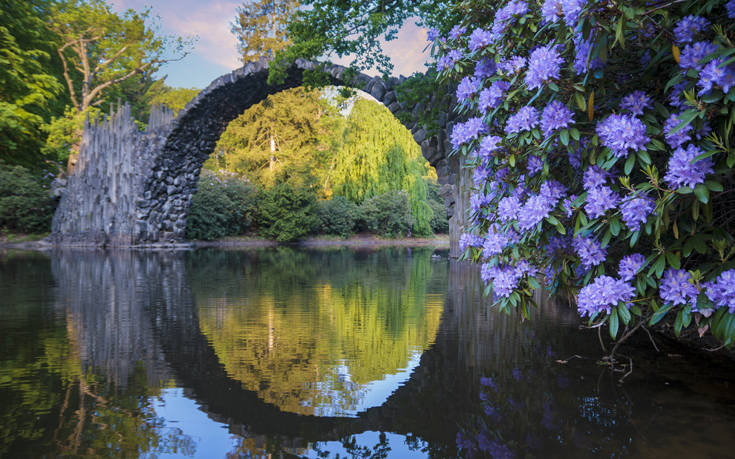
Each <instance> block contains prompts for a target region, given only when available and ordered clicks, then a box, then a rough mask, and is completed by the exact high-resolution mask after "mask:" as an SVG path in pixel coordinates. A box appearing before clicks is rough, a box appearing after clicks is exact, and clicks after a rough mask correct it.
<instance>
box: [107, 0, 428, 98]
mask: <svg viewBox="0 0 735 459" xmlns="http://www.w3.org/2000/svg"><path fill="white" fill-rule="evenodd" d="M108 1H109V2H110V3H111V4H112V5H113V6H114V9H115V10H116V11H118V12H122V11H124V10H126V9H128V8H132V9H135V10H139V11H140V10H142V9H144V8H145V7H147V6H150V7H152V13H153V15H156V16H158V17H159V18H160V22H159V24H160V26H161V31H162V32H163V33H164V34H173V35H179V36H197V37H199V39H198V41H197V43H196V44H195V47H194V50H193V52H192V53H191V54H189V55H188V56H187V57H186V58H184V59H183V60H181V61H178V62H171V63H168V64H166V65H165V66H163V68H162V69H161V72H160V74H161V75H160V76H162V75H167V77H166V83H167V84H168V85H169V86H174V87H186V88H200V89H201V88H204V87H206V86H207V85H209V83H211V82H212V81H213V80H214V79H215V78H217V77H219V76H221V75H224V74H225V73H228V72H231V71H232V70H234V69H236V68H238V67H240V66H241V65H242V64H241V62H240V60H239V55H238V53H237V47H236V46H237V40H236V39H235V36H234V35H233V34H232V32H230V27H231V26H230V24H231V23H232V22H233V21H234V19H235V16H236V10H237V7H238V6H239V5H240V4H241V3H242V2H243V0H212V1H206V0H108ZM425 47H426V30H425V29H423V28H421V27H418V26H416V24H415V23H414V22H408V23H407V24H405V25H404V27H403V28H402V29H401V31H400V32H399V35H398V39H396V40H393V41H391V42H388V43H385V45H384V47H383V49H384V51H385V53H386V54H387V55H389V56H390V57H391V59H392V62H393V65H394V69H393V73H394V75H395V76H398V75H406V76H408V75H411V74H412V73H414V72H417V71H419V72H423V71H424V70H425V67H424V63H425V62H426V61H427V59H428V51H424V52H422V51H423V50H424V48H425ZM332 61H333V62H335V63H340V64H347V63H349V59H343V60H340V59H332ZM366 73H368V74H370V73H372V74H375V72H366Z"/></svg>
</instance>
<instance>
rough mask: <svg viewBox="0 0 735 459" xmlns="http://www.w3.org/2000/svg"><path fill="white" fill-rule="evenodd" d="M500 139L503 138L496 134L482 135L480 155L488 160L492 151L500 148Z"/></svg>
mask: <svg viewBox="0 0 735 459" xmlns="http://www.w3.org/2000/svg"><path fill="white" fill-rule="evenodd" d="M502 141H503V139H501V138H500V137H498V136H496V135H489V136H487V137H483V139H482V140H481V141H480V150H479V152H480V157H481V158H483V159H485V160H489V159H490V157H491V156H492V154H493V152H494V151H496V150H497V149H498V148H500V143H501V142H502Z"/></svg>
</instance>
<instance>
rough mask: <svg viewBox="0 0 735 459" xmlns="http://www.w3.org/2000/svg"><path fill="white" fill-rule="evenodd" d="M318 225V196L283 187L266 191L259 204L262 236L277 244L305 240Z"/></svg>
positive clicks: (259, 227)
mask: <svg viewBox="0 0 735 459" xmlns="http://www.w3.org/2000/svg"><path fill="white" fill-rule="evenodd" d="M318 225H319V217H318V215H317V199H316V194H314V193H313V192H312V191H310V190H308V189H305V188H296V187H294V186H292V185H290V184H288V183H281V184H278V185H276V186H274V187H273V188H269V189H266V190H263V192H262V193H261V195H260V197H259V200H258V229H259V234H261V235H262V236H265V237H267V238H268V239H275V240H276V241H278V242H291V241H295V240H298V239H301V238H303V237H304V236H306V235H307V234H309V233H311V232H312V231H313V230H315V229H316V228H317V227H318Z"/></svg>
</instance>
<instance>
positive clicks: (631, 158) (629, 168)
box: [624, 155, 636, 175]
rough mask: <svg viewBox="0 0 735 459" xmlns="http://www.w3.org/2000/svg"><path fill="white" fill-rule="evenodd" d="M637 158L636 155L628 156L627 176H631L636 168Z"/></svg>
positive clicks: (626, 161)
mask: <svg viewBox="0 0 735 459" xmlns="http://www.w3.org/2000/svg"><path fill="white" fill-rule="evenodd" d="M635 158H636V155H628V159H627V160H625V169H624V171H625V175H630V173H631V171H632V170H633V166H635Z"/></svg>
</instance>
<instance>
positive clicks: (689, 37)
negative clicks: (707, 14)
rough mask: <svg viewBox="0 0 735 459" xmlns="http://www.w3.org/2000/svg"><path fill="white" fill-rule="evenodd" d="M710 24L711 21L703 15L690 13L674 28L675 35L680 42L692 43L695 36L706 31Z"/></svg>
mask: <svg viewBox="0 0 735 459" xmlns="http://www.w3.org/2000/svg"><path fill="white" fill-rule="evenodd" d="M709 26H710V22H709V21H708V20H707V19H705V18H703V17H701V16H693V15H689V16H687V17H685V18H683V19H682V20H681V21H679V23H678V24H676V27H675V28H674V37H675V38H676V42H677V43H679V44H684V43H690V42H693V41H694V36H695V35H697V34H698V33H700V32H702V31H704V30H705V29H707V28H708V27H709Z"/></svg>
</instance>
